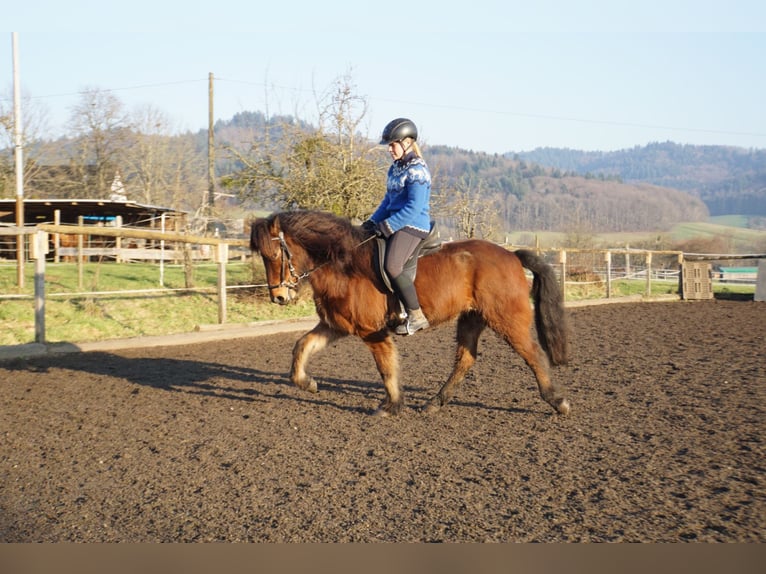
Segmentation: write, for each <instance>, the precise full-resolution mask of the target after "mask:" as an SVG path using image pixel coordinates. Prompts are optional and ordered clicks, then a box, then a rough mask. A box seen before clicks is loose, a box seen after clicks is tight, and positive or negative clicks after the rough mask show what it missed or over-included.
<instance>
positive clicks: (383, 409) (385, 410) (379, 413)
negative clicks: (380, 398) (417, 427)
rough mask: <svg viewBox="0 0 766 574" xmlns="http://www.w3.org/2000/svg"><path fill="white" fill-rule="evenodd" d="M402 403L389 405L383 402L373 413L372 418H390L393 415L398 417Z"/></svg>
mask: <svg viewBox="0 0 766 574" xmlns="http://www.w3.org/2000/svg"><path fill="white" fill-rule="evenodd" d="M402 406H403V404H402V403H389V402H384V403H381V405H380V406H379V407H378V410H376V411H375V412H374V413H373V416H376V417H391V416H394V415H398V414H399V413H400V412H401V410H402Z"/></svg>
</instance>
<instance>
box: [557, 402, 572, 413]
mask: <svg viewBox="0 0 766 574" xmlns="http://www.w3.org/2000/svg"><path fill="white" fill-rule="evenodd" d="M569 409H570V407H569V401H568V400H566V399H561V400H560V401H559V404H558V405H557V406H556V412H557V413H559V414H560V415H564V416H566V415H568V414H569Z"/></svg>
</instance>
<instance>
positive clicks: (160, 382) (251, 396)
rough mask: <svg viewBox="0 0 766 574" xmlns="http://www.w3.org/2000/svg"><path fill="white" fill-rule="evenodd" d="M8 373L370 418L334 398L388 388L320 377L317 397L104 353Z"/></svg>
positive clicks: (266, 377) (256, 372)
mask: <svg viewBox="0 0 766 574" xmlns="http://www.w3.org/2000/svg"><path fill="white" fill-rule="evenodd" d="M2 368H4V369H5V370H8V371H31V372H38V373H53V372H54V370H60V369H64V370H68V371H72V372H81V373H90V374H94V375H98V376H100V377H108V378H112V379H122V380H125V381H127V382H129V383H131V384H133V385H136V389H137V390H138V389H139V388H141V387H148V388H152V389H157V390H162V391H167V392H174V393H186V394H191V395H201V396H207V397H211V398H216V399H223V400H231V401H244V402H268V401H273V400H276V401H291V402H297V403H308V404H315V405H323V406H330V407H335V408H337V409H341V410H348V411H351V412H366V411H367V410H368V409H365V408H364V407H361V406H360V407H353V406H348V405H344V404H342V401H333V400H332V399H331V398H330V397H331V396H333V395H341V394H356V395H359V396H361V397H362V398H363V399H370V398H379V397H381V396H382V395H383V388H382V386H381V385H379V384H376V383H375V382H374V381H364V380H357V379H344V378H338V377H337V376H336V377H333V378H325V377H321V378H319V377H318V380H319V381H320V392H319V393H316V394H312V393H308V392H306V391H302V390H300V389H298V388H297V387H295V385H293V383H292V382H291V381H290V380H289V377H288V375H287V373H284V372H277V371H271V370H263V369H258V368H253V367H243V366H238V365H231V364H223V363H216V362H210V361H202V360H200V361H197V360H192V359H173V358H156V357H153V358H146V357H124V356H120V355H116V354H112V353H108V352H100V351H91V352H87V353H74V354H60V355H47V356H45V357H36V358H33V359H28V360H26V361H11V362H9V363H6V364H3V365H2Z"/></svg>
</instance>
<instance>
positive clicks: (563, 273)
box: [559, 249, 567, 301]
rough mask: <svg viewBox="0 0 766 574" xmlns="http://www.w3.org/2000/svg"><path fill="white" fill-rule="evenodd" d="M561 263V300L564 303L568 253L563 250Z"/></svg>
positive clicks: (565, 298) (560, 254) (560, 255)
mask: <svg viewBox="0 0 766 574" xmlns="http://www.w3.org/2000/svg"><path fill="white" fill-rule="evenodd" d="M559 262H560V263H561V299H562V301H566V300H567V290H566V279H567V252H566V251H565V250H563V249H562V250H561V251H560V252H559Z"/></svg>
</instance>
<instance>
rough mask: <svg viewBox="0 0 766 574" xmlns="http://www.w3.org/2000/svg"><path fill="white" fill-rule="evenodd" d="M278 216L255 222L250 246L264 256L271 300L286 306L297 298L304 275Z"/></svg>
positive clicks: (251, 232) (251, 230) (251, 231)
mask: <svg viewBox="0 0 766 574" xmlns="http://www.w3.org/2000/svg"><path fill="white" fill-rule="evenodd" d="M277 215H278V214H275V215H272V216H271V217H268V218H266V219H256V220H255V221H253V224H252V227H251V229H250V249H251V250H252V251H253V252H254V253H260V254H261V258H262V259H263V267H264V269H265V270H266V283H267V285H268V289H269V297H271V302H272V303H278V304H280V305H287V304H288V303H289V302H290V301H291V300H293V299H294V298H295V297H296V295H297V293H298V282H299V281H300V279H301V277H300V275H299V274H298V273H297V272H296V268H295V261H294V260H293V252H294V245H293V248H291V246H290V244H289V243H288V242H291V240H290V238H288V237H286V236H285V232H284V230H283V229H282V228H281V225H280V221H279V217H277Z"/></svg>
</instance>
